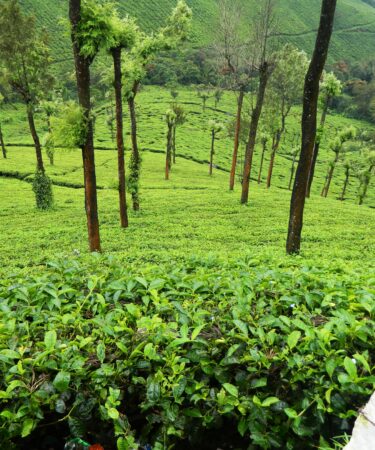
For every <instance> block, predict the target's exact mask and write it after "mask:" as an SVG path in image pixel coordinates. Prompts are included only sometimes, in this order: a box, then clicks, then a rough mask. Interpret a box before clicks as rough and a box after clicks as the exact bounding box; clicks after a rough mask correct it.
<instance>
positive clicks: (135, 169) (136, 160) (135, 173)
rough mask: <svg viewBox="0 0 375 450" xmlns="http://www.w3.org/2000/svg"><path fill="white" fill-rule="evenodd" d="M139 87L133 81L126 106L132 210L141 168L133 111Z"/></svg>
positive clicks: (137, 206) (135, 204)
mask: <svg viewBox="0 0 375 450" xmlns="http://www.w3.org/2000/svg"><path fill="white" fill-rule="evenodd" d="M138 87H139V82H138V81H135V82H134V85H133V89H132V91H133V95H132V96H130V97H129V98H128V106H129V113H130V122H131V140H132V173H131V177H132V183H133V185H134V187H133V188H132V193H131V195H132V203H133V210H134V211H139V194H138V189H139V174H140V170H141V156H140V154H139V148H138V136H137V115H136V111H135V96H136V95H137V92H138Z"/></svg>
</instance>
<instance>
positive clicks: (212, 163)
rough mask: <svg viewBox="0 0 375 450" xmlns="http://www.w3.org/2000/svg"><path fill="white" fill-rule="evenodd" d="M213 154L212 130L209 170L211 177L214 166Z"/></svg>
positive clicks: (213, 136)
mask: <svg viewBox="0 0 375 450" xmlns="http://www.w3.org/2000/svg"><path fill="white" fill-rule="evenodd" d="M214 154H215V131H214V130H212V139H211V151H210V170H209V175H210V176H212V169H213V165H214Z"/></svg>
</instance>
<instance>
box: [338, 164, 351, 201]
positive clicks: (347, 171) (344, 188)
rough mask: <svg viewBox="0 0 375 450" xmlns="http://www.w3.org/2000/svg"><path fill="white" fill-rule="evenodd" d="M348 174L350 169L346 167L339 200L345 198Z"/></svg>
mask: <svg viewBox="0 0 375 450" xmlns="http://www.w3.org/2000/svg"><path fill="white" fill-rule="evenodd" d="M349 176H350V169H346V170H345V182H344V187H343V189H342V192H341V197H340V200H341V201H343V200H344V199H345V194H346V188H347V187H348V183H349Z"/></svg>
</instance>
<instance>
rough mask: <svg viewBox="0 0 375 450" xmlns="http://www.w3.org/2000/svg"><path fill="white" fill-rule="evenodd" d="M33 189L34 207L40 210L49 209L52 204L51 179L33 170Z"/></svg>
mask: <svg viewBox="0 0 375 450" xmlns="http://www.w3.org/2000/svg"><path fill="white" fill-rule="evenodd" d="M33 191H34V194H35V200H36V207H37V208H38V209H41V210H46V209H51V208H52V206H53V193H52V181H51V180H50V178H48V176H47V175H46V174H45V173H43V172H41V171H37V172H35V176H34V179H33Z"/></svg>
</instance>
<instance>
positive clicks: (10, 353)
mask: <svg viewBox="0 0 375 450" xmlns="http://www.w3.org/2000/svg"><path fill="white" fill-rule="evenodd" d="M0 355H3V356H5V357H6V358H9V359H19V358H20V354H19V353H18V352H15V351H14V350H9V349H4V350H1V352H0Z"/></svg>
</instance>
